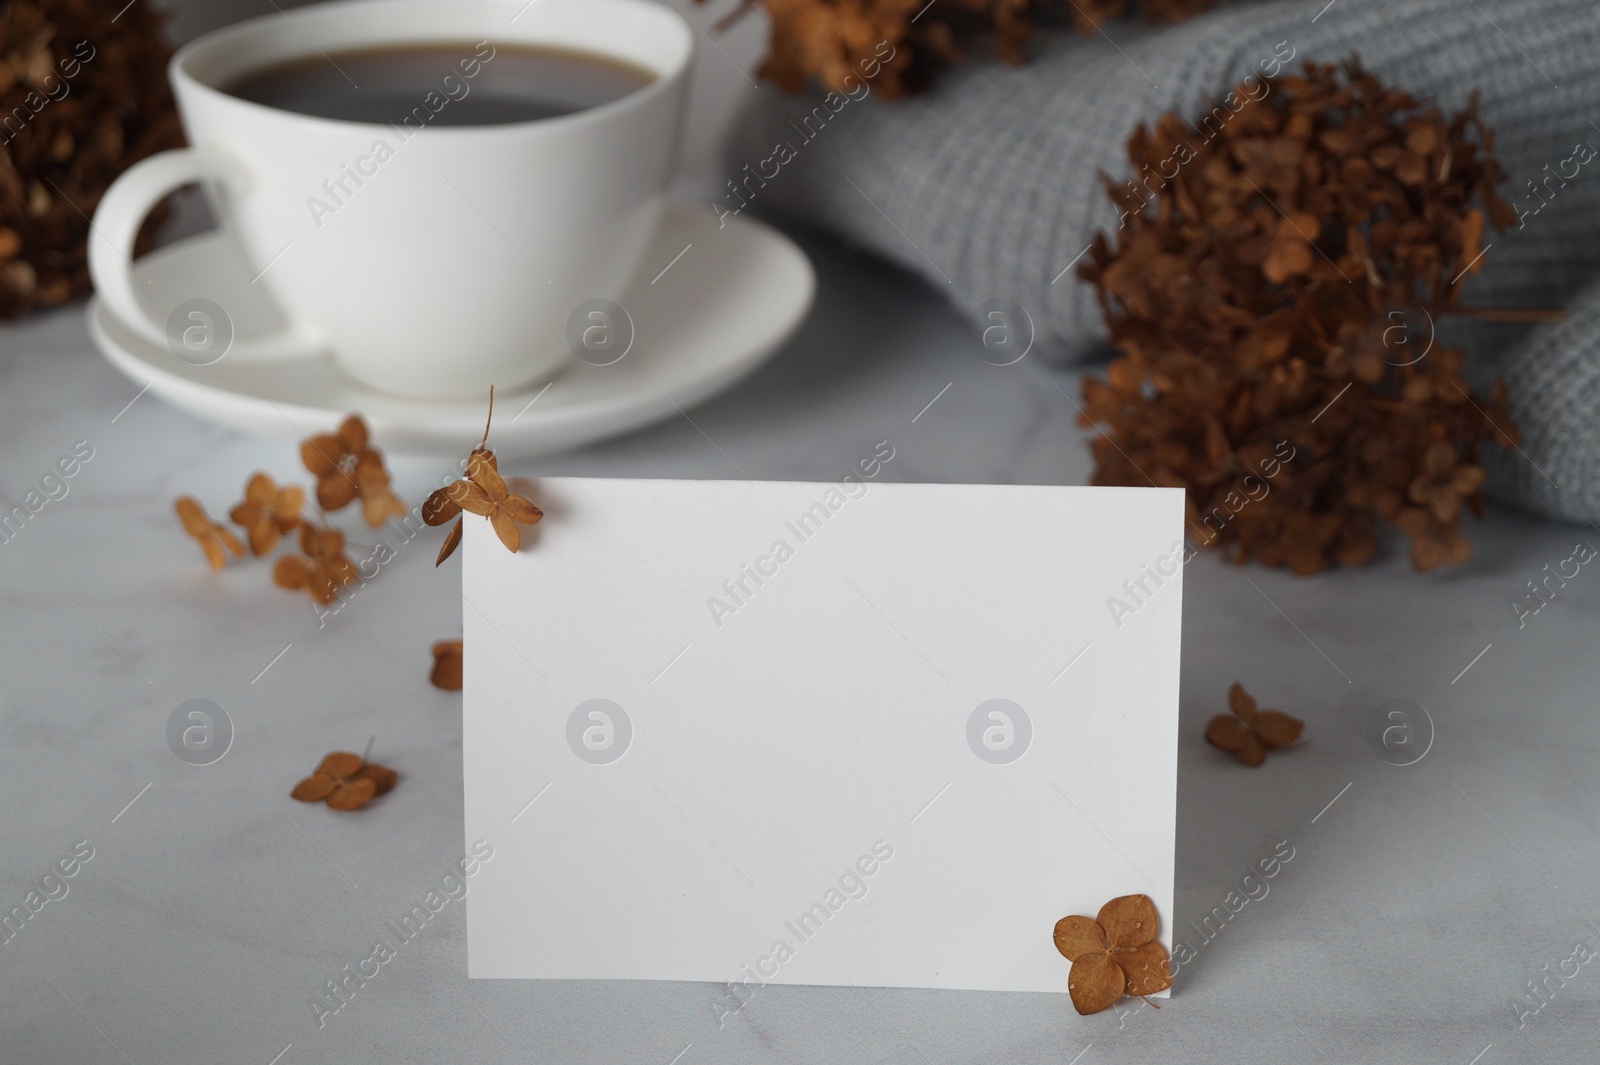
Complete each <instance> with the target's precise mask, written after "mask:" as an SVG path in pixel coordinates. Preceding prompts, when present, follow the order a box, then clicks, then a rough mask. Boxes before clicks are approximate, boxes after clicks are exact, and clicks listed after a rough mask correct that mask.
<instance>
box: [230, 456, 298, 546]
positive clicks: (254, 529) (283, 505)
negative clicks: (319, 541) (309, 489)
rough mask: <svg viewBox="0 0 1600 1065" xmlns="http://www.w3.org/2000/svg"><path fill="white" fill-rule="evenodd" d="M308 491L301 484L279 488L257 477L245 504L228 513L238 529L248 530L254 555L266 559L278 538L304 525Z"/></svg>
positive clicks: (247, 491)
mask: <svg viewBox="0 0 1600 1065" xmlns="http://www.w3.org/2000/svg"><path fill="white" fill-rule="evenodd" d="M305 505H306V490H305V489H304V488H301V487H300V486H299V485H297V484H292V485H287V486H284V487H281V488H280V487H279V486H278V485H277V484H276V483H275V482H274V481H273V480H272V478H271V477H269V476H267V475H266V474H264V473H257V474H253V475H252V476H251V478H250V480H249V482H247V483H246V484H245V486H244V500H243V501H242V502H239V503H236V504H235V505H234V508H233V509H232V510H231V511H229V512H228V517H229V518H230V519H231V520H232V521H233V523H234V524H235V525H241V526H243V527H244V530H245V536H246V539H247V540H248V541H249V543H250V553H251V554H253V555H257V556H260V555H264V554H266V553H267V552H268V551H271V550H272V548H273V547H274V546H275V545H276V544H277V542H278V538H279V537H280V536H282V535H283V534H284V533H286V532H288V531H289V530H291V529H294V528H297V527H298V526H299V525H300V512H301V510H303V509H304V508H305Z"/></svg>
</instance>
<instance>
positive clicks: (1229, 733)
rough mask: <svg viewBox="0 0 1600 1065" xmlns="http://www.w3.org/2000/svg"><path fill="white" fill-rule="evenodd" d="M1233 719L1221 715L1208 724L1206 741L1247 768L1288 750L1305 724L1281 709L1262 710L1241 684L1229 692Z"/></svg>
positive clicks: (1298, 736) (1229, 705)
mask: <svg viewBox="0 0 1600 1065" xmlns="http://www.w3.org/2000/svg"><path fill="white" fill-rule="evenodd" d="M1228 707H1229V709H1231V710H1232V711H1233V716H1232V717H1229V716H1228V715H1227V714H1218V715H1217V716H1216V717H1214V718H1212V719H1211V720H1210V721H1209V722H1207V723H1206V742H1207V743H1209V744H1211V746H1213V747H1217V748H1220V749H1222V750H1224V751H1228V752H1231V753H1232V754H1233V755H1234V756H1235V757H1237V758H1238V759H1239V761H1241V762H1243V763H1244V764H1245V765H1247V766H1251V767H1254V766H1258V765H1260V764H1261V763H1262V762H1264V761H1266V759H1267V751H1268V750H1269V749H1276V748H1279V747H1287V746H1288V745H1289V744H1291V743H1293V742H1294V741H1295V740H1297V739H1299V738H1300V731H1301V730H1302V729H1304V728H1305V722H1304V721H1301V720H1300V719H1299V718H1297V717H1290V716H1289V715H1288V714H1286V713H1284V712H1283V711H1281V710H1258V709H1257V708H1256V701H1255V698H1254V697H1253V696H1251V695H1250V693H1249V692H1247V691H1245V690H1244V686H1243V685H1241V684H1239V683H1238V682H1237V681H1235V682H1234V684H1233V687H1231V688H1229V689H1228Z"/></svg>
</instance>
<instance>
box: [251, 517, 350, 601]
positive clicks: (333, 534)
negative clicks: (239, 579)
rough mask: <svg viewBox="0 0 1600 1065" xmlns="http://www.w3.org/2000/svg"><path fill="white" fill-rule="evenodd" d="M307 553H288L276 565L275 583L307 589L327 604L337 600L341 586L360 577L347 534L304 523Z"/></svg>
mask: <svg viewBox="0 0 1600 1065" xmlns="http://www.w3.org/2000/svg"><path fill="white" fill-rule="evenodd" d="M300 550H301V551H302V552H303V555H285V556H284V557H282V558H280V559H278V562H277V565H275V566H273V567H272V583H273V584H276V585H277V586H278V587H279V588H286V589H288V590H290V591H299V590H300V589H302V588H304V589H305V590H306V592H307V593H308V594H309V595H310V596H311V598H312V599H314V600H316V601H317V602H318V603H320V604H322V605H323V606H327V605H328V604H329V603H331V602H333V600H334V597H335V596H336V595H338V593H339V589H340V588H343V587H345V586H346V585H349V584H354V583H355V581H356V580H357V576H358V575H357V573H356V567H355V563H353V562H351V561H350V560H349V559H348V558H346V557H345V554H344V533H342V532H340V531H339V530H338V529H319V528H317V527H316V526H315V525H312V524H311V523H310V522H306V523H305V524H303V525H301V526H300Z"/></svg>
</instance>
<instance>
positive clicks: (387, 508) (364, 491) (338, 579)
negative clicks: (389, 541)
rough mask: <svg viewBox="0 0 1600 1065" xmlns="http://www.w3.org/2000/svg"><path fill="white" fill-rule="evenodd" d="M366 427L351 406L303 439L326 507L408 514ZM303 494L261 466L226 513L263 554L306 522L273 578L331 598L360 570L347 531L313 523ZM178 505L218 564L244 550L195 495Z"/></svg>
mask: <svg viewBox="0 0 1600 1065" xmlns="http://www.w3.org/2000/svg"><path fill="white" fill-rule="evenodd" d="M367 435H368V434H367V425H366V422H364V421H362V420H361V416H360V415H358V414H352V415H350V416H349V417H348V418H346V419H345V420H344V422H343V424H341V425H340V426H339V431H338V432H337V433H329V434H325V435H322V436H314V437H311V438H310V439H308V440H305V441H302V442H301V445H300V457H301V460H302V461H303V462H304V463H305V466H306V469H307V470H309V471H310V472H311V473H312V474H313V475H314V476H315V477H316V478H317V488H316V491H317V502H318V504H319V505H320V506H321V508H322V509H323V510H324V511H329V510H338V509H340V508H341V507H345V506H348V505H349V504H350V503H352V502H354V501H355V500H356V499H360V500H361V501H362V517H363V518H364V519H365V520H366V522H367V524H368V525H370V526H371V527H373V528H377V527H378V526H379V525H381V524H383V521H384V519H385V518H387V517H389V516H390V515H395V516H399V515H402V514H404V513H405V512H406V509H405V504H404V503H402V502H401V501H400V497H399V496H397V495H395V494H394V491H393V490H392V489H391V488H390V487H389V471H388V470H387V469H385V468H384V464H383V455H382V453H380V452H379V451H378V450H377V449H376V448H374V447H371V446H369V444H368V442H367ZM305 501H306V491H305V489H304V488H302V487H300V486H299V485H284V486H280V485H279V484H278V483H277V482H275V481H274V480H273V479H272V478H271V477H270V476H268V475H267V474H265V473H255V474H252V475H251V477H250V480H249V481H248V482H246V484H245V487H244V498H243V499H242V500H240V501H239V502H238V503H236V504H234V506H233V509H232V510H230V511H229V512H228V517H229V518H230V519H231V520H232V521H233V523H234V524H235V525H238V526H239V527H240V528H241V529H243V530H244V532H245V536H246V538H247V540H248V542H249V544H250V553H251V554H252V555H255V556H256V557H258V558H259V557H260V556H262V555H265V554H267V553H268V552H270V551H271V550H272V549H273V548H274V547H276V546H277V545H278V543H279V541H280V540H281V539H282V537H283V535H284V534H285V533H288V532H292V531H293V530H295V529H298V530H300V536H299V539H298V544H299V548H300V553H299V554H288V555H284V556H283V557H281V558H279V559H278V561H277V562H276V563H275V564H274V565H273V567H272V581H273V583H274V584H276V585H277V586H278V587H280V588H286V589H289V590H291V591H300V590H302V589H303V590H304V591H305V592H306V593H307V594H308V595H310V596H311V598H312V599H313V600H315V601H316V602H318V603H320V604H322V605H323V606H327V605H328V604H329V603H331V602H333V600H334V598H335V597H336V596H337V595H338V594H339V589H341V588H345V587H348V586H349V585H351V584H354V583H355V582H356V581H357V579H358V573H357V571H356V567H355V564H354V563H353V562H351V561H350V559H349V558H347V557H346V556H345V554H344V533H342V532H340V531H339V530H338V529H334V528H321V527H318V526H317V525H314V524H313V523H312V522H311V521H310V520H309V519H307V518H306V517H305V514H304V508H305ZM173 507H174V509H175V510H176V511H177V512H178V519H179V521H181V522H182V523H183V528H184V531H185V532H187V533H188V534H189V535H190V536H192V537H194V538H195V539H196V540H197V541H198V542H199V543H200V547H201V550H202V551H204V552H205V556H206V560H207V561H208V562H210V563H211V566H212V568H213V569H221V568H222V567H223V566H224V565H226V564H227V561H228V554H229V553H231V554H232V555H233V556H234V557H235V558H237V557H239V556H240V555H243V554H244V546H243V545H242V544H241V543H240V542H239V538H238V537H237V536H235V535H234V534H233V533H232V532H231V531H229V530H228V528H227V527H226V526H224V525H222V524H220V523H218V522H214V521H212V520H211V519H210V518H209V517H207V516H206V512H205V510H204V508H202V507H201V506H200V504H199V503H198V502H196V501H195V500H194V499H193V498H191V497H189V496H182V497H180V498H179V499H178V500H177V501H176V502H175V503H174V504H173Z"/></svg>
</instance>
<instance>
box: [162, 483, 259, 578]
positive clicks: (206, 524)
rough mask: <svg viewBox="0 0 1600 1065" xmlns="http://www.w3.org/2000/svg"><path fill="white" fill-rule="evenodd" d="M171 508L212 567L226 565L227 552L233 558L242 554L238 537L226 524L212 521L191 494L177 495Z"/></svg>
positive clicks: (241, 545) (217, 567) (216, 567)
mask: <svg viewBox="0 0 1600 1065" xmlns="http://www.w3.org/2000/svg"><path fill="white" fill-rule="evenodd" d="M172 509H173V510H176V511H177V512H178V520H179V521H181V522H182V523H183V531H184V532H186V533H188V534H189V535H190V536H192V537H194V538H195V539H196V540H197V541H199V543H200V549H201V550H202V551H204V552H205V553H206V561H207V562H209V563H211V568H212V569H221V568H222V567H223V566H225V565H227V564H228V553H232V554H233V556H234V557H235V558H237V557H238V556H240V555H242V554H244V545H243V544H241V543H240V542H239V538H238V537H237V536H235V535H233V533H232V532H230V531H229V530H228V527H227V526H225V525H223V524H221V523H220V522H215V521H212V520H211V519H210V518H209V517H208V516H207V515H206V511H205V508H204V507H202V506H201V505H200V502H199V501H198V500H197V499H195V498H194V497H193V496H179V497H178V498H177V499H175V500H173V503H172Z"/></svg>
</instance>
